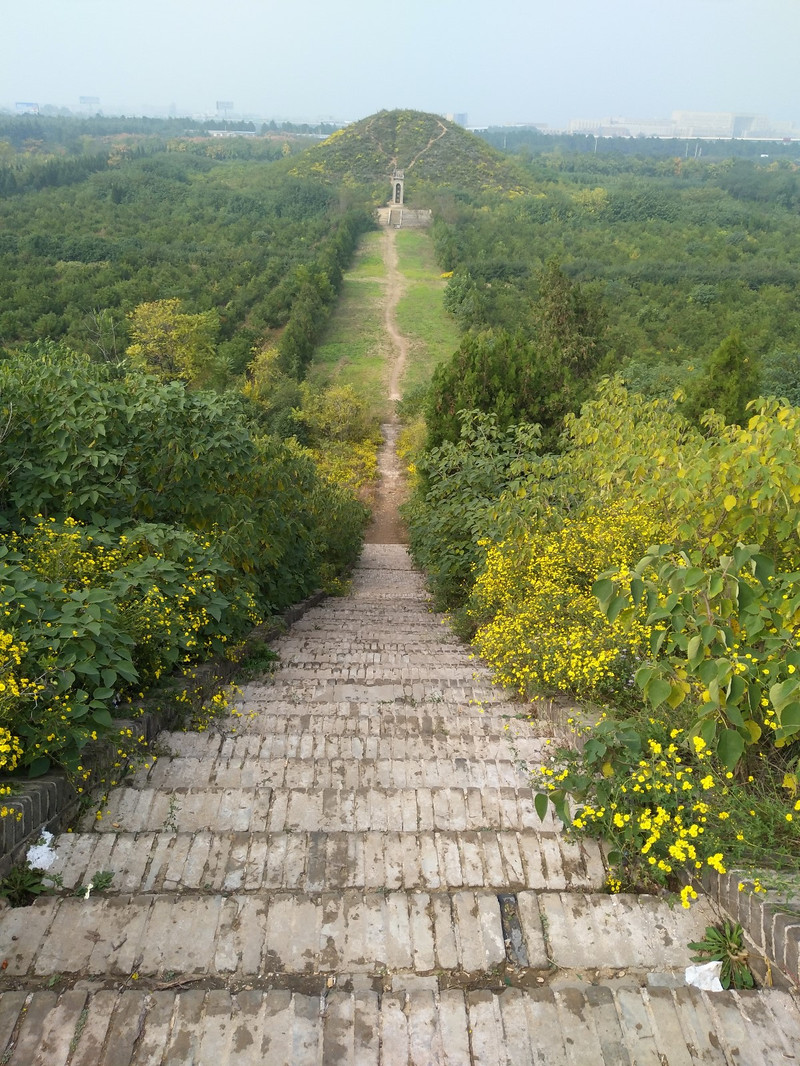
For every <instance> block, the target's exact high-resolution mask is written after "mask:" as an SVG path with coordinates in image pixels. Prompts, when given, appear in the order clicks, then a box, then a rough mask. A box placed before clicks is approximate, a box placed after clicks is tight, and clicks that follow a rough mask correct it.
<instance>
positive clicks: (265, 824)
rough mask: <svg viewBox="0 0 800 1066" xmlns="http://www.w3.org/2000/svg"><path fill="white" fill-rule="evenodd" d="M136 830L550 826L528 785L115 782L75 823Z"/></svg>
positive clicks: (458, 829) (406, 829) (415, 829)
mask: <svg viewBox="0 0 800 1066" xmlns="http://www.w3.org/2000/svg"><path fill="white" fill-rule="evenodd" d="M92 826H95V828H96V829H98V830H100V831H108V832H113V831H114V829H117V828H118V829H122V830H123V831H124V832H128V833H139V832H143V831H148V830H158V829H164V828H167V829H169V828H172V829H177V830H179V831H180V832H184V833H187V832H188V833H193V832H196V831H197V830H198V829H214V830H215V831H216V832H220V833H221V832H239V833H244V832H251V833H263V832H271V833H281V832H316V831H317V830H321V831H322V832H324V833H343V832H352V831H355V832H366V831H368V830H371V831H373V832H386V833H402V832H405V833H416V832H426V833H427V832H432V831H433V830H439V831H448V830H452V831H454V832H465V831H467V830H478V829H502V830H514V831H519V830H525V829H532V830H534V831H536V832H541V831H542V830H543V829H544V830H546V831H549V832H555V831H556V830H557V824H556V821H555V819H554V817H553V815H552V812H551V811H548V814H547V816H546V818H545V821H544V822H542V821H541V820H540V819H539V815H538V814H537V813H536V810H535V807H534V792H533V791H532V790H531V789H530V788H522V787H520V788H488V787H487V788H437V789H430V788H416V789H410V788H406V789H394V788H387V789H379V788H358V789H346V788H321V789H318V788H291V789H270V788H258V789H236V788H205V789H192V788H176V789H173V790H172V791H170V792H162V791H160V790H158V789H137V788H118V789H115V790H114V791H113V792H112V793H111V795H110V796H109V798H108V802H107V804H106V805H104V807H103V817H102V819H100V820H99V821H97V823H96V825H95V819H94V816H93V815H92V814H91V813H89V814H87V815H85V816H84V818H83V819H82V822H81V825H80V828H81V829H83V830H88V829H90V828H92Z"/></svg>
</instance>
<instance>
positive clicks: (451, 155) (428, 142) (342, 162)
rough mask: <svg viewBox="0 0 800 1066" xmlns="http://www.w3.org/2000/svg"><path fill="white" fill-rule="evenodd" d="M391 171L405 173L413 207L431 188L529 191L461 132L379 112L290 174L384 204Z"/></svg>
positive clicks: (513, 171)
mask: <svg viewBox="0 0 800 1066" xmlns="http://www.w3.org/2000/svg"><path fill="white" fill-rule="evenodd" d="M395 167H399V168H401V169H403V170H405V173H406V182H407V199H408V200H409V201H410V202H414V203H417V204H419V203H421V202H422V201H423V200H424V197H425V192H426V188H432V187H433V186H438V187H441V186H443V185H445V186H447V185H449V186H457V187H460V188H463V189H469V190H473V191H476V192H477V191H481V190H488V189H492V190H495V191H499V192H513V191H517V192H523V191H525V190H526V188H528V187H529V185H530V179H529V178H527V177H526V176H525V174H524V173H523V172H522V170H521V168H519V167H518V166H517V164H516V163H515V162H514V161H513V160H510V159H508V158H506V157H504V156H503V155H501V153H500V152H498V151H496V150H495V149H494V148H491V147H490V146H489V145H487V144H486V143H485V142H484V141H482V140H481V139H480V138H479V137H476V136H475V135H474V134H472V133H469V132H468V131H467V130H465V129H463V128H462V127H461V126H458V125H456V124H455V123H453V122H450V121H448V120H446V119H443V118H441V117H440V116H438V115H432V114H427V113H425V112H422V111H379V112H378V113H377V114H375V115H371V116H370V117H369V118H365V119H362V120H361V121H359V122H354V123H353V124H352V125H350V126H347V127H345V128H344V129H341V130H337V131H336V133H334V134H332V135H331V136H330V137H329V138H328V139H327V140H325V141H323V142H322V143H321V144H318V145H315V146H314V147H313V148H310V149H309V150H308V151H307V152H304V153H303V155H302V156H301V157H300V158H298V159H297V161H296V162H295V165H294V167H293V168H292V173H293V174H295V175H297V176H302V177H305V176H309V175H314V174H316V175H318V176H320V177H323V178H325V179H327V180H329V181H332V182H336V183H339V182H341V183H343V184H345V185H358V186H368V187H370V188H373V189H374V190H375V195H376V197H377V198H378V199H384V198H385V197H384V195H383V190H384V186H385V185H386V183H387V179H388V177H389V176H390V175H391V173H392V170H393V169H394V168H395ZM412 179H413V180H412Z"/></svg>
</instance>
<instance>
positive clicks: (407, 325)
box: [397, 230, 460, 393]
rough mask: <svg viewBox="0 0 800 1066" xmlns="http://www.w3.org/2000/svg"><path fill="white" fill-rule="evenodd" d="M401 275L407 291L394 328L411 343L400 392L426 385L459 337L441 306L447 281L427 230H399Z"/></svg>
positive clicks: (451, 320)
mask: <svg viewBox="0 0 800 1066" xmlns="http://www.w3.org/2000/svg"><path fill="white" fill-rule="evenodd" d="M397 255H398V267H399V269H400V273H401V274H402V275H403V277H404V278H405V279H406V286H407V288H406V292H405V295H404V296H403V297H402V299H401V300H400V303H399V304H398V306H397V325H398V328H399V329H400V330H401V332H402V333H404V334H405V335H406V336H407V337H408V338H409V340H410V341H411V349H410V352H409V360H408V365H407V367H406V372H405V374H404V375H403V391H404V392H406V393H407V392H410V391H411V390H413V389H414V388H416V387H417V386H419V385H426V384H427V383H428V382H429V381H430V378H431V374H432V373H433V371H434V368H435V367H436V366H438V364H439V363H441V362H442V360H443V359H447V358H449V357H450V356H451V355H452V354H453V352H454V351H455V350H456V348H457V347H458V342H459V339H460V334H459V331H458V328H457V327H456V324H455V322H454V321H453V319H452V318H451V317H450V315H448V314H447V313H446V312H445V310H444V308H443V307H442V293H443V292H444V287H445V285H446V282H445V281H444V280H443V279H442V277H441V274H440V271H439V267H438V265H437V263H436V258H435V256H434V251H433V241H432V240H431V237H430V234H429V233H428V232H427V230H400V231H399V232H398V234H397Z"/></svg>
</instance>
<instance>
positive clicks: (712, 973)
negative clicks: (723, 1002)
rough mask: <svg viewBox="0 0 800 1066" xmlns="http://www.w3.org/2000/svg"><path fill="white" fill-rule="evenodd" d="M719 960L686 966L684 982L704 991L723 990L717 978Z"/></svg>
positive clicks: (720, 965)
mask: <svg viewBox="0 0 800 1066" xmlns="http://www.w3.org/2000/svg"><path fill="white" fill-rule="evenodd" d="M721 970H722V963H721V962H701V963H697V964H695V965H694V966H687V967H686V984H687V985H691V986H692V987H693V988H702V989H703V991H704V992H722V991H724V989H723V987H722V983H721V981H720V979H719V975H720V971H721Z"/></svg>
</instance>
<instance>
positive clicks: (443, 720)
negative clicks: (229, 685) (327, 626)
mask: <svg viewBox="0 0 800 1066" xmlns="http://www.w3.org/2000/svg"><path fill="white" fill-rule="evenodd" d="M331 695H333V694H332V693H330V692H328V693H326V692H324V691H320V693H319V695H318V696H316V695H315V694H314V693H312V694H311V695H309V694H307V693H306V694H301V693H300V692H298V690H297V689H296V688H291V687H288V686H287V688H274V687H264V688H263V689H261V690H258V689H254V688H252V687H248V688H244V689H242V691H241V695H238V696H237V697H236V700H235V709H236V710H237V711H238V713H239V714H240V717H239V720H238V721H237V722H235V723H234V728H233V730H231V729H230V727H229V726H227V725H226V729H225V731H226V733H230V732H234V733H235V732H239V733H244V732H247V733H258V734H260V735H262V736H263V735H265V734H267V733H297V732H298V731H302V732H305V733H325V734H330V735H334V736H335V735H337V734H338V735H345V734H346V735H353V734H355V735H358V736H364V737H366V736H384V737H401V738H403V737H409V738H415V737H419V736H422V737H428V736H433V735H437V734H438V735H439V736H442V737H448V736H450V735H451V734H452V735H454V736H456V737H458V736H459V735H462V736H473V737H478V736H479V737H494V738H499V737H501V736H503V734H504V733H507V732H514V731H515V729H516V730H517V731H521V725H520V723H518V722H517V719H518V716H519V715H520V714H521V713H524V711H525V708H524V707H521V706H520V705H519V704H516V703H511V702H505V703H499V702H497V703H493V704H481V705H477V704H471V703H469V702H468V701H461V702H457V703H456V704H454V705H453V704H449V703H447V702H446V701H445V700H444V699H442V698H441V696H436V695H433V696H430V697H427V696H425V695H423V696H421V697H420V698H417V697H410V698H407V699H406V698H400V699H397V700H386V701H384V702H382V703H370V702H368V701H365V700H350V699H347V700H345V699H341V700H335V699H331V698H330V696H331ZM326 696H327V697H328V698H326ZM515 723H516V726H515ZM531 728H532V727H531V725H530V723H528V726H527V730H528V731H527V735H530V730H531ZM535 731H536V732H539V733H541V734H543V735H545V736H552V733H553V727H552V726H551V725H550V724H549V723H546V722H543V723H541V724H537V726H536V728H535ZM202 735H204V734H202Z"/></svg>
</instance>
